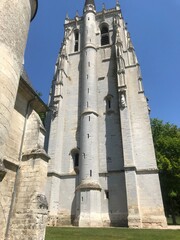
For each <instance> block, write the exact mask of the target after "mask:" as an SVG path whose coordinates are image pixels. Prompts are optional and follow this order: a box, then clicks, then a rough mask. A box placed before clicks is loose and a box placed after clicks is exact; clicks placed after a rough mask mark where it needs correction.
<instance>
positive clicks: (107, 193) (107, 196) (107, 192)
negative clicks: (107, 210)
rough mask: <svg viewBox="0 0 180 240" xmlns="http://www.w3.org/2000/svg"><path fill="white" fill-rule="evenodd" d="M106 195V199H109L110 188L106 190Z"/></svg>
mask: <svg viewBox="0 0 180 240" xmlns="http://www.w3.org/2000/svg"><path fill="white" fill-rule="evenodd" d="M105 197H106V199H109V191H108V190H105Z"/></svg>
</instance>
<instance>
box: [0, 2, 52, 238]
mask: <svg viewBox="0 0 180 240" xmlns="http://www.w3.org/2000/svg"><path fill="white" fill-rule="evenodd" d="M36 11H37V0H18V1H17V0H1V1H0V32H1V34H0V239H1V240H16V239H18V240H20V239H21V240H25V239H32V240H43V239H44V236H45V227H46V219H47V208H48V204H47V200H46V197H45V195H44V194H45V184H46V177H47V162H48V160H49V157H48V155H47V154H46V152H45V151H44V148H43V146H44V136H45V129H44V126H43V123H42V121H41V119H40V117H39V114H41V115H42V114H45V112H46V111H47V107H46V105H45V104H44V103H43V102H42V100H41V99H40V98H39V97H38V95H37V94H36V92H35V91H34V90H33V89H32V87H31V86H30V83H29V81H28V78H27V76H26V74H25V72H24V71H23V72H22V63H23V58H24V50H25V45H26V40H27V35H28V30H29V25H30V21H31V20H32V19H33V18H34V16H35V14H36ZM20 76H21V77H20Z"/></svg>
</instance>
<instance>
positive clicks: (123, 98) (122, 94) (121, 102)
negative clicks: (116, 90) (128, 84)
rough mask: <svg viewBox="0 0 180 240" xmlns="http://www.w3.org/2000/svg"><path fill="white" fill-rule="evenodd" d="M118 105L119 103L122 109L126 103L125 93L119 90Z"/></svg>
mask: <svg viewBox="0 0 180 240" xmlns="http://www.w3.org/2000/svg"><path fill="white" fill-rule="evenodd" d="M120 105H121V108H122V109H124V108H126V107H127V104H126V93H125V91H121V92H120Z"/></svg>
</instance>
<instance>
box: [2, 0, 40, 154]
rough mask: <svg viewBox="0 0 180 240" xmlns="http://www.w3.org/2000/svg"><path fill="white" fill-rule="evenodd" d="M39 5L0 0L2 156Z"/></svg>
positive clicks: (32, 1)
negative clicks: (30, 31) (29, 34)
mask: <svg viewBox="0 0 180 240" xmlns="http://www.w3.org/2000/svg"><path fill="white" fill-rule="evenodd" d="M36 9H37V0H1V1H0V159H2V158H3V157H4V155H5V152H4V151H5V149H4V148H5V144H6V140H7V137H8V134H9V128H10V124H11V115H12V111H13V108H14V103H15V99H16V94H17V88H18V84H19V78H20V72H21V67H22V63H23V58H24V50H25V46H26V41H27V35H28V30H29V25H30V20H31V19H32V18H33V17H34V15H35V13H36Z"/></svg>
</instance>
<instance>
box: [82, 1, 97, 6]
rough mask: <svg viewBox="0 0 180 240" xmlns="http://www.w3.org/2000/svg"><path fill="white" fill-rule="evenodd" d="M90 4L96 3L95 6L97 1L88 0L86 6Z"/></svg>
mask: <svg viewBox="0 0 180 240" xmlns="http://www.w3.org/2000/svg"><path fill="white" fill-rule="evenodd" d="M88 4H91V5H94V7H95V2H94V0H86V2H85V5H84V6H87V5H88Z"/></svg>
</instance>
